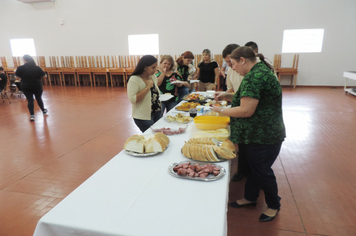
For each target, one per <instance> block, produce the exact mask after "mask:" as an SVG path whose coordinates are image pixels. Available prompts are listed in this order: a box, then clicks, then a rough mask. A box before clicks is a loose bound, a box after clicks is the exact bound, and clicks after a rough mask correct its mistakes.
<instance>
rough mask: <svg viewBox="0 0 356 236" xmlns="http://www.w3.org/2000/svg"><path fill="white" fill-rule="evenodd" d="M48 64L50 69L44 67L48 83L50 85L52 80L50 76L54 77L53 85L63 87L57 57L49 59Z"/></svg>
mask: <svg viewBox="0 0 356 236" xmlns="http://www.w3.org/2000/svg"><path fill="white" fill-rule="evenodd" d="M57 61H58V62H57ZM49 63H50V65H51V67H46V72H47V75H48V80H49V81H51V82H50V83H51V84H52V79H51V75H55V76H54V77H53V83H54V84H55V85H59V84H60V85H61V86H63V79H62V68H60V67H59V59H58V57H57V58H56V57H54V56H52V57H49Z"/></svg>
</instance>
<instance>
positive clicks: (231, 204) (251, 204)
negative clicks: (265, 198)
mask: <svg viewBox="0 0 356 236" xmlns="http://www.w3.org/2000/svg"><path fill="white" fill-rule="evenodd" d="M256 205H257V202H250V203H246V204H238V203H237V202H230V203H229V207H233V208H241V207H247V206H256Z"/></svg>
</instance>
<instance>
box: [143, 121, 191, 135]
mask: <svg viewBox="0 0 356 236" xmlns="http://www.w3.org/2000/svg"><path fill="white" fill-rule="evenodd" d="M187 127H188V125H186V124H174V123H173V124H167V125H156V124H154V125H152V126H151V127H150V129H151V131H152V132H153V133H157V132H161V133H164V134H165V135H175V134H182V133H184V132H185V130H186V129H187ZM163 128H164V129H165V130H161V129H163ZM175 132H179V133H175Z"/></svg>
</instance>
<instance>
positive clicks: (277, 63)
mask: <svg viewBox="0 0 356 236" xmlns="http://www.w3.org/2000/svg"><path fill="white" fill-rule="evenodd" d="M281 61H282V56H281V55H280V54H276V55H274V64H273V66H274V69H275V71H276V73H277V76H278V80H279V81H281V76H282V75H290V76H291V82H290V85H293V80H294V85H293V88H295V86H296V84H297V75H298V63H299V54H294V58H293V67H281Z"/></svg>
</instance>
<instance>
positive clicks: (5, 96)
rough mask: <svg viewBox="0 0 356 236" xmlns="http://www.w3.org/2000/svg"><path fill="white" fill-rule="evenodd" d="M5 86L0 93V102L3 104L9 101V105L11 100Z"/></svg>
mask: <svg viewBox="0 0 356 236" xmlns="http://www.w3.org/2000/svg"><path fill="white" fill-rule="evenodd" d="M6 87H7V84H6V85H5V87H4V89H3V90H2V91H1V92H0V96H1V99H2V102H3V103H4V102H5V101H6V100H8V101H9V103H10V104H11V100H10V98H9V95H8V94H7V88H6Z"/></svg>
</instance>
